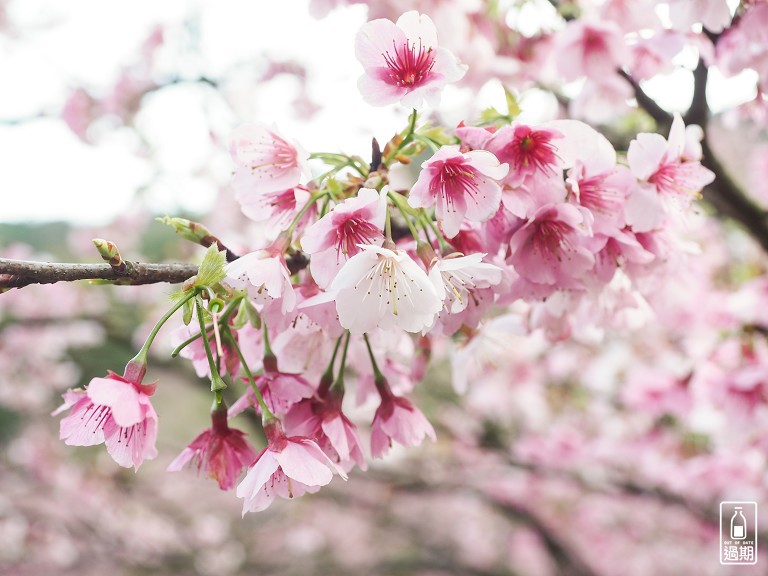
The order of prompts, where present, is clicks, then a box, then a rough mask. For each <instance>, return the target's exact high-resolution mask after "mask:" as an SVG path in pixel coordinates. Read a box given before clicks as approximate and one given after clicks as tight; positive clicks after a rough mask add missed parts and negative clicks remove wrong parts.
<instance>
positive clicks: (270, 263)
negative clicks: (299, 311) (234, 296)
mask: <svg viewBox="0 0 768 576" xmlns="http://www.w3.org/2000/svg"><path fill="white" fill-rule="evenodd" d="M224 270H225V272H226V273H227V282H228V283H229V284H230V285H231V286H232V287H233V288H240V289H246V290H247V291H248V296H250V297H251V299H252V300H253V301H254V302H255V303H256V304H259V305H262V306H267V305H269V306H270V308H273V309H275V312H276V313H279V314H281V315H282V316H284V315H285V314H286V313H287V312H290V311H292V310H293V309H294V308H295V307H296V293H295V292H294V290H293V284H292V283H291V274H290V272H288V268H287V267H286V265H285V260H284V259H283V257H282V255H275V254H274V250H271V249H268V250H257V251H256V252H250V253H249V254H245V255H244V256H241V257H240V258H238V259H237V260H235V261H234V262H231V263H229V264H227V266H226V267H225V268H224Z"/></svg>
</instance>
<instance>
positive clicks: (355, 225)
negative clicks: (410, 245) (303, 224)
mask: <svg viewBox="0 0 768 576" xmlns="http://www.w3.org/2000/svg"><path fill="white" fill-rule="evenodd" d="M387 191H388V187H387V186H384V188H383V189H382V191H381V192H377V191H376V190H373V189H371V188H361V189H360V191H359V192H358V193H357V196H354V197H353V198H347V199H346V200H344V202H342V203H340V204H337V205H336V206H335V207H334V208H333V210H331V211H330V212H328V214H326V215H325V216H323V217H322V218H320V220H318V221H317V222H315V223H314V224H312V226H310V227H309V228H307V230H306V232H305V233H304V236H303V237H302V239H301V247H302V249H303V250H304V251H305V252H306V253H307V254H310V255H311V260H310V263H309V267H310V271H311V272H312V277H313V278H314V279H315V282H317V284H318V286H321V287H323V288H327V287H328V285H329V284H330V283H331V281H332V280H333V278H334V277H335V276H336V274H337V273H338V271H339V270H340V269H341V267H342V266H343V265H344V264H345V263H346V261H347V260H349V259H350V258H351V257H352V256H354V255H355V254H357V253H359V252H360V250H361V249H360V247H359V245H360V244H374V243H375V242H377V241H382V240H383V239H384V233H383V230H384V218H385V217H386V210H387Z"/></svg>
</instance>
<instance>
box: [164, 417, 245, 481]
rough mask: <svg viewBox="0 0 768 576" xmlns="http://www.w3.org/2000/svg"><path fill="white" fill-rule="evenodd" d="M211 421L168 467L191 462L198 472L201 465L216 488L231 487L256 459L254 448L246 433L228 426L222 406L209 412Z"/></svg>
mask: <svg viewBox="0 0 768 576" xmlns="http://www.w3.org/2000/svg"><path fill="white" fill-rule="evenodd" d="M211 423H212V426H211V427H210V428H208V429H207V430H204V431H203V432H202V433H200V435H198V436H197V438H195V439H194V440H193V441H192V442H191V443H190V444H189V446H187V447H186V448H184V450H182V452H181V454H179V455H178V456H177V457H176V458H175V459H174V460H173V462H171V463H170V465H169V466H168V471H169V472H178V471H180V470H181V469H182V468H184V466H186V465H187V464H189V463H190V462H191V463H192V464H193V465H195V466H196V467H197V471H198V472H199V471H200V469H201V468H204V469H205V471H206V473H207V474H208V476H209V477H211V478H213V479H214V480H216V481H217V482H218V483H219V488H221V489H222V490H230V489H231V488H233V487H234V485H235V481H236V480H237V477H238V476H240V472H242V471H243V468H245V467H246V466H249V465H250V464H251V463H252V462H253V461H254V460H255V459H256V452H255V451H254V450H253V448H251V447H250V446H249V445H248V442H246V440H245V434H243V433H242V432H241V431H240V430H235V429H232V428H230V427H229V425H228V423H227V410H226V407H225V406H223V405H222V407H221V408H220V409H214V410H213V412H211Z"/></svg>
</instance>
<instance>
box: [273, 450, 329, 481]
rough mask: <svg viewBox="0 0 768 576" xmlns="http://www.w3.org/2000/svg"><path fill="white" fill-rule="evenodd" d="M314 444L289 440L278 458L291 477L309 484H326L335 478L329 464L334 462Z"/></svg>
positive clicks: (284, 470) (278, 454)
mask: <svg viewBox="0 0 768 576" xmlns="http://www.w3.org/2000/svg"><path fill="white" fill-rule="evenodd" d="M312 445H314V448H315V449H313V448H312ZM312 445H310V444H309V443H308V442H302V443H298V442H293V441H291V440H289V441H288V444H287V445H286V446H285V448H283V449H282V451H280V452H278V453H277V460H278V462H279V463H280V467H281V468H282V469H283V472H285V474H286V476H288V477H289V478H292V479H294V480H298V481H299V482H301V483H303V484H306V485H307V486H325V485H326V484H328V483H329V482H330V481H331V480H332V479H333V472H332V471H331V470H332V469H331V467H330V466H329V464H332V463H331V461H330V459H329V458H328V456H326V455H325V454H324V453H323V452H322V450H320V448H318V447H317V445H316V444H314V443H312ZM325 461H327V463H326V462H325Z"/></svg>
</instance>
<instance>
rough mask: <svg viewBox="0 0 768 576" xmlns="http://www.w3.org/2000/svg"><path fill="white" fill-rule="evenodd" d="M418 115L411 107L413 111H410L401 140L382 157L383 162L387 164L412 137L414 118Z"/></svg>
mask: <svg viewBox="0 0 768 576" xmlns="http://www.w3.org/2000/svg"><path fill="white" fill-rule="evenodd" d="M417 117H418V112H416V109H415V108H414V109H413V112H411V116H410V118H409V124H408V131H407V132H406V134H405V136H404V137H403V140H402V141H401V142H400V144H398V146H397V148H395V149H394V150H392V151H391V152H390V153H389V154H387V155H386V157H385V158H384V161H383V162H384V164H386V165H387V166H389V164H390V162H392V159H393V158H394V157H395V156H397V153H398V152H400V150H402V149H403V147H404V146H406V145H407V144H408V143H409V142H410V141H411V140H412V139H413V134H414V132H416V118H417Z"/></svg>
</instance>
